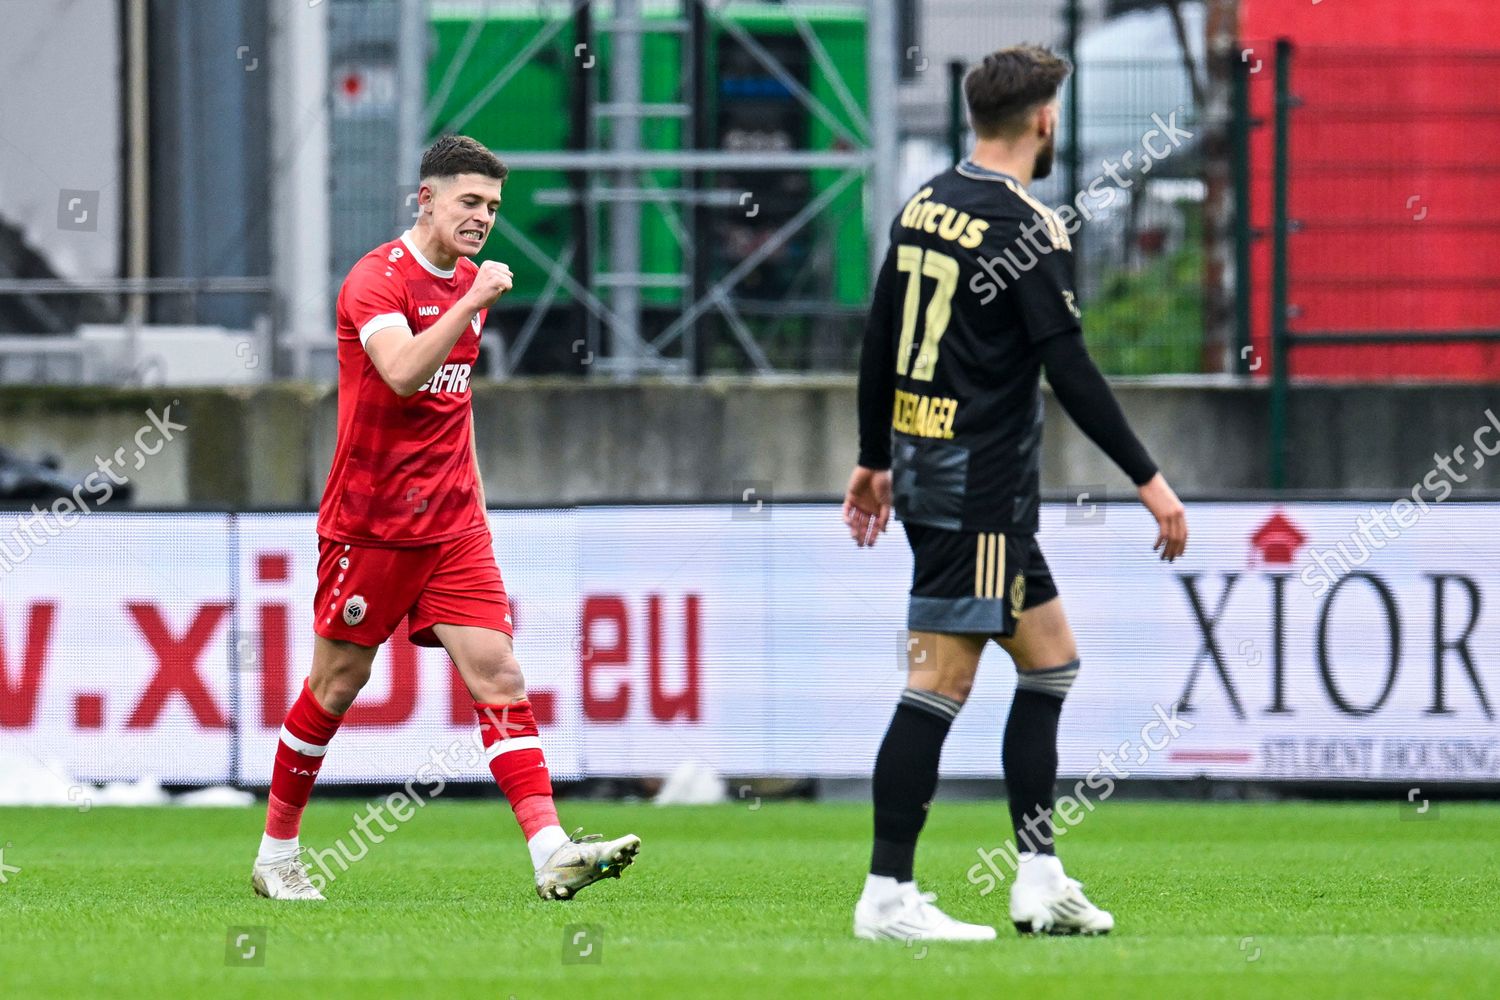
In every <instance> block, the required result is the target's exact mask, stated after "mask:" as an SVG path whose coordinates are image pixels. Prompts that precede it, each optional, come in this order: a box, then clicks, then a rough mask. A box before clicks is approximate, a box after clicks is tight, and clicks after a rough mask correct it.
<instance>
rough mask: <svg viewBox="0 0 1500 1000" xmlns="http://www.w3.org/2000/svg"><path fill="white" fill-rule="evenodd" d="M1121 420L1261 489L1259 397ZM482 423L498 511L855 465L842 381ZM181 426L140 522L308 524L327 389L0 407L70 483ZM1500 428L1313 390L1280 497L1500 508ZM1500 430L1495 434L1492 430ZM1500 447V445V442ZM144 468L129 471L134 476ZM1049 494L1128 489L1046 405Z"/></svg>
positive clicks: (574, 400)
mask: <svg viewBox="0 0 1500 1000" xmlns="http://www.w3.org/2000/svg"><path fill="white" fill-rule="evenodd" d="M1116 391H1117V393H1118V395H1119V398H1120V401H1121V403H1122V405H1123V406H1124V408H1125V410H1126V412H1127V413H1128V414H1129V416H1130V418H1131V420H1132V422H1133V423H1134V424H1135V427H1136V429H1137V431H1138V433H1139V434H1140V435H1141V437H1142V438H1143V440H1145V442H1146V444H1147V447H1148V448H1149V449H1150V450H1151V452H1152V454H1153V455H1154V456H1155V457H1156V459H1157V461H1158V462H1159V463H1160V464H1161V466H1162V467H1163V469H1164V470H1165V472H1166V474H1167V476H1168V478H1169V479H1170V480H1171V481H1172V483H1173V485H1174V486H1176V488H1177V489H1178V491H1179V492H1181V493H1183V494H1184V495H1193V494H1198V495H1217V494H1223V493H1225V492H1231V491H1237V490H1251V489H1263V488H1265V487H1266V486H1267V448H1268V439H1267V428H1268V417H1267V413H1268V408H1267V403H1268V399H1267V395H1266V392H1265V391H1264V390H1263V389H1261V388H1258V387H1252V386H1243V385H1236V384H1232V383H1228V382H1225V383H1223V384H1213V385H1204V384H1202V383H1192V384H1190V383H1186V382H1183V383H1162V382H1151V383H1135V382H1126V383H1120V384H1118V385H1117V386H1116ZM474 405H475V421H476V426H477V428H478V433H479V450H480V464H481V466H482V468H483V469H484V474H485V490H486V492H487V494H488V496H489V498H490V500H491V502H492V503H496V504H506V503H524V504H532V503H570V502H575V501H592V500H609V499H724V500H728V499H730V498H731V496H733V495H734V494H735V484H736V483H742V482H744V483H748V482H754V483H757V484H760V485H761V493H762V495H764V491H765V490H766V489H769V490H770V491H771V493H772V495H773V496H777V497H782V498H787V497H794V496H802V497H806V496H835V495H838V494H840V493H842V490H843V486H844V483H845V481H846V479H847V477H848V474H849V468H850V466H851V464H852V462H853V460H854V454H855V426H856V418H855V407H854V383H853V381H852V380H851V379H847V378H825V379H788V380H785V381H750V380H744V379H712V380H707V381H704V382H699V383H668V382H638V383H621V384H611V383H607V382H582V381H578V380H573V379H536V380H521V381H512V382H506V383H494V384H480V385H478V386H477V387H476V390H475V401H474ZM168 406H170V407H171V419H172V420H173V421H174V422H176V423H179V424H185V425H187V430H186V431H182V432H179V433H178V434H176V435H175V440H173V441H172V442H170V443H169V444H167V445H166V446H165V447H164V448H162V449H161V450H160V452H159V453H157V454H155V455H152V456H150V457H148V458H146V459H145V460H144V461H143V462H142V467H141V468H140V469H139V470H130V471H128V473H127V474H128V475H130V477H131V478H132V479H133V480H134V481H135V482H136V484H137V491H138V492H137V502H138V503H139V504H142V505H152V506H155V505H165V506H173V505H181V504H203V505H225V506H233V507H266V506H283V505H288V506H307V505H315V504H316V502H317V499H318V496H319V494H320V492H321V490H322V487H323V482H324V479H325V477H326V476H327V473H328V464H329V460H330V456H331V454H332V451H333V440H334V430H335V415H336V409H337V398H336V394H335V391H334V390H333V388H332V387H329V386H311V385H301V384H286V383H282V384H276V385H271V386H267V387H260V388H246V389H202V390H191V389H189V390H182V389H178V390H168V389H161V390H128V391H127V390H118V391H112V390H99V389H74V388H68V389H46V388H21V389H9V388H8V389H6V390H4V392H3V393H0V446H4V447H7V448H10V449H12V450H15V451H19V452H21V453H23V454H27V455H32V456H35V455H39V454H42V453H47V452H51V453H55V454H57V455H58V456H59V457H61V458H62V460H63V464H64V467H65V468H66V469H67V470H70V471H76V472H79V473H82V472H86V471H89V470H91V469H93V468H94V465H95V456H109V455H112V454H113V453H114V452H115V451H116V449H118V448H120V447H122V446H129V447H128V450H130V451H134V444H133V439H134V435H135V434H136V432H137V431H138V429H140V428H142V427H146V426H149V425H150V419H149V417H148V416H147V411H148V410H151V409H154V410H155V411H156V412H157V413H158V414H159V415H164V414H165V408H166V407H168ZM1486 409H1491V410H1494V411H1496V412H1497V413H1500V387H1490V386H1441V387H1439V386H1395V387H1379V388H1375V387H1371V388H1341V387H1328V386H1318V387H1304V388H1299V389H1294V390H1293V392H1292V399H1291V426H1292V429H1293V431H1292V436H1291V439H1290V442H1289V447H1288V465H1287V468H1288V485H1289V486H1290V487H1292V488H1296V489H1307V490H1330V491H1337V490H1359V491H1367V492H1372V493H1377V494H1382V495H1385V494H1388V495H1390V496H1391V497H1392V498H1394V497H1395V496H1397V495H1399V494H1404V493H1408V492H1410V490H1411V487H1412V485H1413V484H1414V483H1416V482H1419V481H1420V480H1421V479H1422V478H1423V477H1424V476H1425V475H1426V474H1427V472H1428V471H1429V470H1431V469H1432V468H1433V467H1434V462H1435V454H1436V453H1441V454H1443V455H1449V454H1451V453H1452V452H1453V450H1454V448H1455V447H1457V446H1459V445H1463V446H1464V447H1465V449H1466V455H1468V456H1470V457H1469V458H1468V459H1467V462H1468V463H1469V465H1467V466H1466V465H1464V464H1460V463H1455V465H1454V467H1455V468H1456V469H1458V470H1459V471H1460V473H1461V474H1465V475H1467V476H1468V482H1465V483H1462V484H1461V485H1460V486H1459V490H1460V491H1461V492H1462V493H1474V492H1480V491H1495V492H1500V461H1491V462H1486V463H1485V464H1484V466H1483V467H1482V468H1480V469H1477V470H1476V469H1473V468H1472V462H1473V459H1472V455H1473V441H1474V433H1475V431H1476V430H1477V429H1478V428H1479V427H1480V426H1481V425H1483V424H1485V423H1486V422H1487V420H1488V418H1487V417H1486V415H1485V411H1486ZM1497 420H1500V418H1497ZM1496 440H1497V441H1500V432H1497V436H1496ZM132 464H133V463H132ZM1043 484H1044V489H1046V490H1047V491H1048V492H1049V493H1052V494H1057V495H1062V494H1065V493H1067V492H1071V491H1073V490H1074V489H1082V488H1086V487H1098V486H1100V485H1103V486H1105V487H1106V489H1107V490H1108V492H1109V493H1110V495H1129V494H1130V492H1131V488H1130V486H1129V484H1128V483H1127V482H1126V481H1125V479H1124V477H1123V476H1122V475H1121V474H1120V473H1119V472H1118V471H1117V470H1115V469H1114V467H1113V466H1112V465H1111V464H1110V463H1109V461H1108V460H1107V459H1106V458H1104V456H1103V455H1102V454H1100V452H1099V451H1098V449H1096V448H1095V447H1094V446H1093V444H1092V443H1090V442H1089V441H1088V440H1086V439H1085V438H1084V437H1083V436H1082V435H1081V434H1080V433H1079V432H1078V431H1077V430H1076V429H1075V428H1074V427H1073V425H1072V423H1071V421H1069V420H1068V418H1067V417H1066V415H1065V414H1063V413H1062V411H1061V409H1060V407H1058V406H1057V405H1056V404H1055V403H1054V402H1051V401H1049V405H1048V425H1047V431H1046V447H1045V454H1044V465H1043Z"/></svg>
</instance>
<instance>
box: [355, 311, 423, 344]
mask: <svg viewBox="0 0 1500 1000" xmlns="http://www.w3.org/2000/svg"><path fill="white" fill-rule="evenodd" d="M389 326H399V327H400V328H401V329H403V330H405V331H406V332H407V333H410V332H411V324H409V323H407V322H406V316H405V315H403V314H402V313H381V314H380V315H379V316H376V317H374V318H373V319H371V320H370V321H369V322H368V323H366V324H365V325H364V326H362V327H360V328H359V346H360V347H364V346H365V345H366V344H367V343H368V342H369V340H370V335H371V334H372V333H374V332H375V331H376V330H384V329H385V328H386V327H389Z"/></svg>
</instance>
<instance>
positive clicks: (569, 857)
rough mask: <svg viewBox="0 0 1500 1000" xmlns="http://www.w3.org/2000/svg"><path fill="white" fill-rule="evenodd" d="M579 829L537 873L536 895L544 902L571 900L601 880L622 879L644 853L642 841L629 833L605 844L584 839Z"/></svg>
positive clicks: (599, 839) (596, 839) (596, 836)
mask: <svg viewBox="0 0 1500 1000" xmlns="http://www.w3.org/2000/svg"><path fill="white" fill-rule="evenodd" d="M581 833H583V829H582V828H581V827H580V828H579V829H577V830H574V831H573V836H572V838H571V839H570V840H569V841H568V843H566V844H564V845H562V846H561V847H559V848H558V849H557V850H555V851H553V852H552V855H551V856H550V857H549V858H547V862H546V864H544V865H542V867H540V868H538V869H537V870H536V894H537V895H538V896H540V897H542V898H543V899H572V898H573V897H574V896H576V895H578V890H579V889H582V888H583V887H584V886H588V885H593V884H594V883H595V882H597V881H599V880H600V879H602V878H619V877H620V873H621V872H622V871H624V870H625V869H626V868H628V867H630V865H631V863H632V862H634V861H635V856H636V855H637V854H639V853H640V850H641V838H640V837H637V836H636V835H635V834H633V833H627V834H626V835H625V836H623V837H621V838H619V839H618V840H605V839H604V838H603V836H602V835H600V834H597V833H591V834H589V835H588V836H587V837H581V836H579V834H581Z"/></svg>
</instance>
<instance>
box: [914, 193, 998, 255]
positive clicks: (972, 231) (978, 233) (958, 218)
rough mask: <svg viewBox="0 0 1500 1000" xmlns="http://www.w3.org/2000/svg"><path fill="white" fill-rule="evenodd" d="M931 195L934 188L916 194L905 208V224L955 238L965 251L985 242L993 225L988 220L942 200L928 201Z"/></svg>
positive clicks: (949, 238)
mask: <svg viewBox="0 0 1500 1000" xmlns="http://www.w3.org/2000/svg"><path fill="white" fill-rule="evenodd" d="M931 196H932V188H930V187H924V188H923V189H922V190H920V191H918V192H917V193H916V194H914V195H912V198H911V201H909V202H907V203H906V208H904V209H902V211H901V224H902V225H903V226H905V227H906V228H907V229H920V230H921V231H922V232H924V233H936V234H937V235H938V237H939V238H940V239H945V240H954V241H956V242H957V243H958V245H959V246H961V247H963V248H964V249H965V250H973V249H974V248H975V247H977V246H979V244H980V243H982V242H984V231H985V230H986V229H988V228H990V224H989V223H988V222H986V221H985V220H983V219H976V218H973V217H972V216H970V215H969V213H968V212H961V211H959V210H958V209H956V208H954V207H953V206H951V205H945V204H943V203H942V202H940V201H928V200H927V199H928V198H929V197H931Z"/></svg>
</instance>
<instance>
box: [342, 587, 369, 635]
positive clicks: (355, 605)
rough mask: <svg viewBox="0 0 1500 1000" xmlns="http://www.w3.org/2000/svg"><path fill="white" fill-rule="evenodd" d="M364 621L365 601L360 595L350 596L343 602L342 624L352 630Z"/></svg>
mask: <svg viewBox="0 0 1500 1000" xmlns="http://www.w3.org/2000/svg"><path fill="white" fill-rule="evenodd" d="M364 620H365V599H364V596H363V595H361V594H351V595H350V596H349V599H348V600H347V601H345V602H344V624H345V625H348V626H349V627H351V628H353V627H354V626H355V625H358V624H359V623H360V622H362V621H364Z"/></svg>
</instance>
